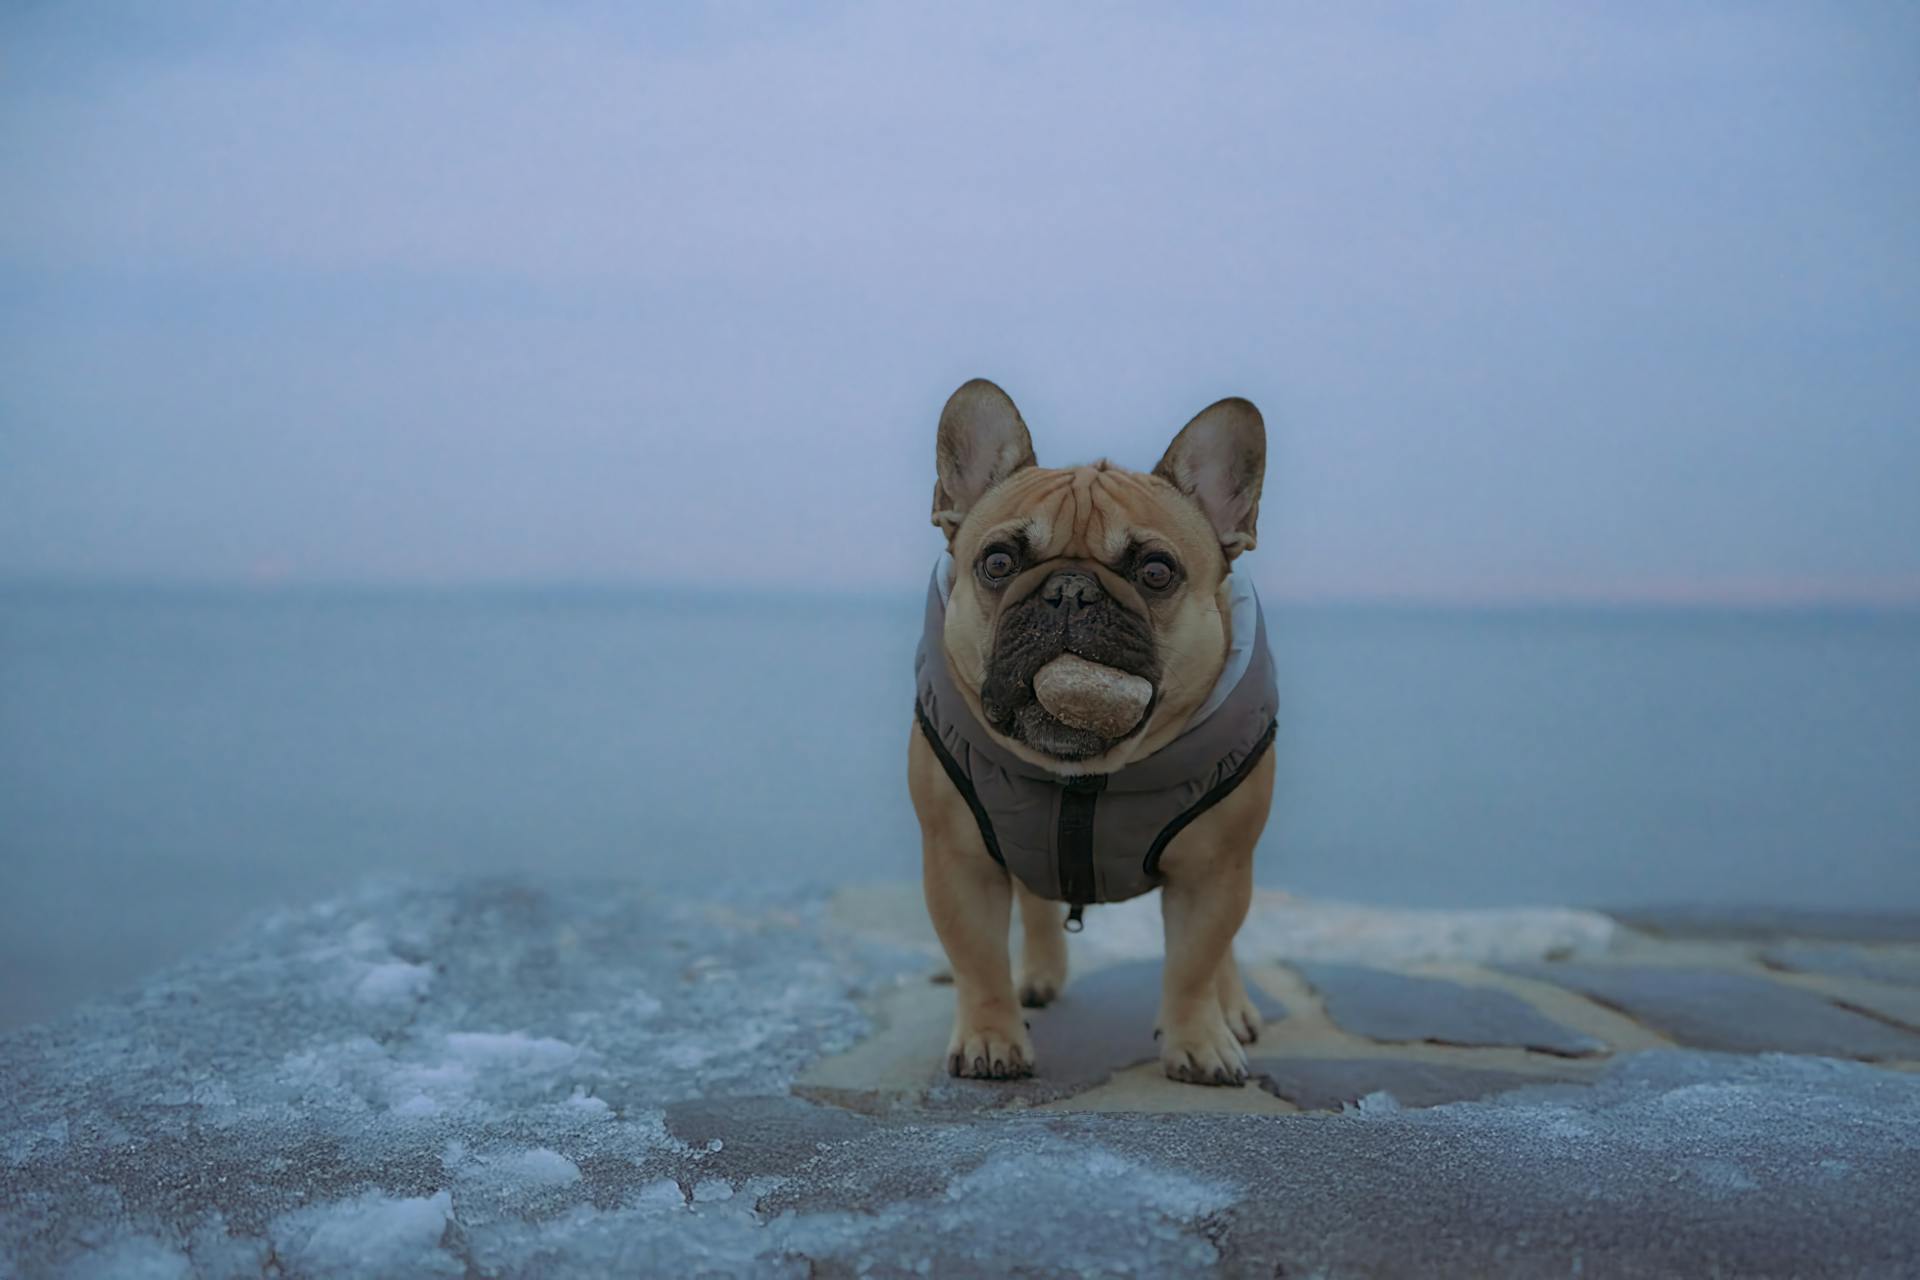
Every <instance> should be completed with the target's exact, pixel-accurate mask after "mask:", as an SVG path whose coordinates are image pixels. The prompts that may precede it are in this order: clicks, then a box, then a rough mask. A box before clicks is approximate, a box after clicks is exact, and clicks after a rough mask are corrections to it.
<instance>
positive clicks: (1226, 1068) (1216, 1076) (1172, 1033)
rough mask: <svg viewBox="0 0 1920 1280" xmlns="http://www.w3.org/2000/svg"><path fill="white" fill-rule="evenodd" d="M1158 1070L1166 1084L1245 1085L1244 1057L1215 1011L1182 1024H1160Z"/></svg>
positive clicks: (1227, 1027) (1156, 1033)
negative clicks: (1173, 1081) (1162, 1074)
mask: <svg viewBox="0 0 1920 1280" xmlns="http://www.w3.org/2000/svg"><path fill="white" fill-rule="evenodd" d="M1154 1034H1155V1035H1157V1036H1159V1037H1160V1066H1161V1067H1162V1068H1163V1069H1164V1070H1165V1071H1166V1073H1167V1078H1168V1079H1169V1080H1178V1081H1181V1082H1182V1083H1184V1084H1209V1085H1241V1084H1245V1083H1246V1082H1247V1053H1246V1050H1244V1049H1242V1048H1241V1047H1240V1041H1239V1039H1238V1038H1237V1037H1236V1035H1235V1033H1234V1031H1233V1029H1232V1028H1231V1027H1229V1026H1228V1025H1227V1022H1226V1019H1225V1018H1223V1017H1221V1016H1220V1013H1219V1011H1218V1009H1217V1007H1216V1008H1211V1009H1208V1010H1207V1011H1206V1015H1205V1016H1202V1017H1198V1018H1191V1019H1188V1020H1187V1021H1186V1022H1185V1023H1173V1024H1169V1023H1166V1022H1162V1024H1161V1029H1160V1030H1159V1031H1157V1032H1155V1033H1154Z"/></svg>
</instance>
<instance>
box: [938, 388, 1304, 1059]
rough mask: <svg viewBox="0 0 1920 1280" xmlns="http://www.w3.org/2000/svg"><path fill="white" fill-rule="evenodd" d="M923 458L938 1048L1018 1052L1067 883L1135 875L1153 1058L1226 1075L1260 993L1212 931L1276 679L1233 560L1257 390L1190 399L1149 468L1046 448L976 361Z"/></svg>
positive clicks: (1052, 992)
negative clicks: (941, 987)
mask: <svg viewBox="0 0 1920 1280" xmlns="http://www.w3.org/2000/svg"><path fill="white" fill-rule="evenodd" d="M935 470H936V474H937V477H938V479H937V482H936V484H935V486H934V495H933V523H934V524H935V525H936V526H938V527H939V528H940V530H941V531H942V532H943V533H944V534H945V535H946V542H947V553H948V554H947V555H946V556H944V557H943V558H942V564H941V566H940V567H939V568H938V569H936V571H935V579H934V582H933V583H932V585H931V587H930V589H929V593H928V606H927V619H926V627H925V632H924V634H923V636H922V639H921V645H920V652H919V655H918V657H917V660H916V666H917V668H918V670H917V676H918V700H917V703H916V714H915V720H916V724H915V726H914V729H913V733H912V736H911V738H910V740H909V745H908V752H907V774H908V784H909V790H910V791H911V794H912V798H913V806H914V811H915V813H916V815H917V816H918V818H919V821H920V831H921V848H922V871H923V877H924V887H925V891H926V901H927V912H928V914H929V916H931V918H932V921H933V926H934V929H935V931H936V932H937V933H938V935H939V937H940V942H941V945H942V947H944V949H945V950H946V953H947V958H948V960H949V961H950V962H951V965H952V969H953V977H954V989H955V994H956V1008H955V1014H954V1023H953V1034H952V1037H951V1039H950V1040H949V1042H948V1045H947V1056H946V1066H947V1069H948V1070H949V1071H950V1072H951V1073H952V1074H954V1075H959V1076H971V1077H978V1078H988V1079H1011V1078H1015V1077H1019V1076H1025V1075H1029V1074H1031V1073H1032V1071H1033V1069H1034V1066H1035V1062H1034V1052H1033V1043H1032V1040H1031V1038H1030V1037H1029V1035H1028V1029H1027V1025H1026V1023H1025V1021H1024V1019H1023V1014H1022V1006H1027V1007H1038V1006H1042V1005H1045V1004H1046V1003H1048V1002H1049V1001H1050V1000H1052V999H1053V998H1055V997H1056V996H1058V995H1059V994H1060V991H1061V989H1062V987H1063V986H1064V984H1065V982H1066V979H1067V946H1066V937H1065V929H1063V906H1064V907H1065V908H1071V912H1070V914H1067V915H1066V917H1065V921H1064V923H1065V924H1066V925H1067V926H1068V927H1077V925H1078V923H1079V918H1080V911H1081V908H1082V907H1084V906H1086V905H1089V904H1092V903H1097V902H1110V901H1119V900H1123V899H1126V898H1130V897H1134V896H1137V895H1139V894H1141V893H1146V892H1149V891H1152V890H1154V889H1158V890H1159V892H1160V905H1161V914H1162V918H1163V920H1164V922H1165V929H1166V962H1165V966H1164V976H1163V983H1162V990H1161V997H1160V1008H1159V1016H1158V1022H1157V1026H1156V1027H1155V1028H1154V1034H1155V1035H1156V1036H1157V1037H1158V1038H1159V1044H1160V1060H1161V1063H1162V1065H1163V1067H1164V1068H1165V1071H1166V1074H1167V1075H1168V1076H1170V1077H1171V1078H1173V1079H1175V1080H1181V1081H1188V1082H1191V1083H1195V1084H1211V1085H1237V1084H1243V1083H1245V1081H1246V1079H1247V1059H1246V1051H1245V1049H1244V1048H1243V1046H1244V1045H1246V1044H1249V1043H1252V1042H1253V1041H1254V1040H1255V1039H1256V1038H1257V1037H1258V1036H1259V1034H1260V1015H1259V1013H1258V1012H1257V1011H1256V1010H1255V1008H1254V1005H1253V1002H1252V1001H1251V1000H1250V999H1249V998H1248V996H1247V992H1246V989H1245V987H1244V986H1243V985H1242V982H1241V977H1240V972H1239V968H1238V966H1237V965H1236V964H1235V962H1234V958H1233V938H1234V934H1235V933H1236V932H1238V930H1239V928H1240V925H1241V923H1242V921H1243V920H1244V919H1245V918H1246V913H1247V907H1248V903H1249V901H1250V900H1251V897H1252V892H1253V855H1254V846H1255V844H1256V842H1257V841H1258V840H1259V837H1260V833H1261V830H1262V828H1263V827H1264V826H1265V824H1266V820H1267V811H1268V807H1269V804H1270V803H1271V800H1272V793H1273V772H1274V763H1273V752H1272V751H1271V750H1270V749H1269V748H1270V745H1271V742H1272V738H1273V729H1274V716H1275V701H1276V699H1275V695H1274V681H1273V668H1272V660H1271V657H1270V655H1269V654H1268V652H1267V643H1266V636H1265V627H1264V622H1263V620H1262V619H1261V617H1260V614H1259V606H1258V601H1257V599H1254V598H1253V596H1252V591H1251V584H1250V583H1249V582H1247V581H1246V578H1245V575H1244V574H1243V575H1238V576H1236V575H1234V574H1233V566H1234V561H1235V560H1236V558H1237V557H1239V556H1240V555H1242V554H1243V553H1245V552H1247V551H1251V550H1252V549H1253V547H1254V543H1255V525H1256V522H1257V519H1258V516H1259V511H1260V490H1261V484H1262V482H1263V479H1264V477H1265V472H1266V428H1265V425H1264V423H1263V422H1262V420H1261V417H1260V413H1259V411H1258V410H1257V409H1255V408H1254V407H1253V405H1252V404H1250V403H1248V402H1247V401H1245V400H1240V399H1227V400H1222V401H1220V402H1219V403H1217V404H1215V405H1213V406H1211V407H1210V408H1207V409H1205V410H1203V411H1202V412H1201V413H1200V414H1199V415H1198V416H1197V417H1195V418H1194V419H1193V420H1192V421H1191V422H1189V423H1187V424H1186V426H1185V427H1184V428H1182V429H1181V431H1180V432H1179V433H1178V434H1177V435H1176V436H1175V437H1174V439H1173V442H1172V444H1170V445H1169V446H1168V448H1167V451H1166V454H1165V456H1164V457H1162V458H1161V459H1160V461H1159V463H1158V464H1157V465H1156V466H1155V467H1154V468H1153V470H1152V471H1151V472H1150V473H1141V472H1136V471H1130V470H1127V469H1125V468H1122V467H1118V466H1114V465H1112V464H1110V463H1108V462H1104V461H1101V462H1095V463H1092V464H1090V465H1086V466H1078V467H1068V468H1049V467H1042V466H1040V465H1039V464H1038V462H1037V461H1036V460H1035V458H1034V452H1033V442H1032V439H1031V437H1030V436H1029V434H1028V431H1027V426H1026V423H1025V422H1024V421H1022V419H1021V417H1020V412H1019V410H1018V409H1016V408H1015V407H1014V403H1013V401H1012V400H1011V399H1010V398H1009V397H1008V396H1007V394H1006V393H1005V392H1004V391H1002V390H1001V389H1000V388H999V387H997V386H995V385H994V384H993V383H991V382H988V381H985V380H983V379H976V380H974V381H972V382H968V383H967V384H966V385H964V386H962V387H961V388H960V389H959V390H957V391H955V392H954V393H953V395H952V397H951V398H950V399H948V401H947V403H946V407H945V409H944V410H943V411H942V413H941V415H940V425H939V432H938V439H937V443H936V447H935ZM1015 900H1017V901H1018V902H1019V904H1020V923H1021V937H1022V947H1021V955H1020V965H1019V972H1018V977H1017V979H1016V977H1015V974H1014V971H1013V968H1012V966H1011V964H1010V962H1009V955H1008V933H1009V928H1008V925H1009V912H1010V910H1011V907H1012V903H1013V902H1014V901H1015ZM1144 1034H1145V1029H1143V1035H1144Z"/></svg>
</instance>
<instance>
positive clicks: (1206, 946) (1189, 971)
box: [1159, 850, 1253, 1084]
mask: <svg viewBox="0 0 1920 1280" xmlns="http://www.w3.org/2000/svg"><path fill="white" fill-rule="evenodd" d="M1210 861H1211V862H1212V864H1213V865H1212V866H1211V867H1210V868H1209V869H1208V874H1206V875H1201V876H1190V877H1170V878H1169V879H1168V881H1167V884H1166V887H1165V888H1163V889H1161V891H1160V915H1161V920H1162V922H1163V924H1164V925H1165V927H1166V936H1167V964H1166V970H1165V973H1164V975H1163V977H1162V985H1161V993H1160V1025H1159V1035H1160V1063H1161V1065H1162V1066H1163V1067H1165V1068H1166V1072H1167V1075H1168V1076H1169V1077H1171V1078H1172V1079H1175V1080H1185V1081H1187V1082H1189V1083H1192V1084H1244V1083H1246V1079H1247V1055H1246V1051H1245V1050H1244V1049H1242V1048H1241V1047H1240V1039H1239V1037H1238V1036H1237V1035H1236V1033H1235V1029H1234V1028H1233V1026H1232V1025H1231V1024H1230V1023H1229V1022H1228V1020H1227V1014H1226V1011H1225V1010H1224V1009H1223V1008H1222V1004H1221V996H1220V981H1221V973H1222V971H1223V969H1231V967H1232V965H1233V935H1234V934H1236V933H1238V932H1239V930H1240V924H1241V922H1242V921H1244V920H1245V919H1246V918H1247V906H1248V904H1249V903H1250V902H1251V901H1252V898H1253V858H1252V856H1251V850H1249V851H1248V853H1247V855H1246V856H1241V857H1220V858H1215V859H1212V860H1210ZM1232 976H1233V977H1234V978H1235V979H1236V980H1237V978H1238V976H1239V975H1238V974H1237V973H1235V974H1233V975H1232ZM1235 985H1237V981H1236V984H1235ZM1249 1038H1251V1037H1250V1036H1249Z"/></svg>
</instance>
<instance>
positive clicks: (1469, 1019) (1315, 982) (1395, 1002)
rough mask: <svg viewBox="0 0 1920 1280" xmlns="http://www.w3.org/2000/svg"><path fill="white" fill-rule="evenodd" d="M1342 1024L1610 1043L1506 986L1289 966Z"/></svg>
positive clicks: (1436, 1038)
mask: <svg viewBox="0 0 1920 1280" xmlns="http://www.w3.org/2000/svg"><path fill="white" fill-rule="evenodd" d="M1292 967H1293V968H1294V969H1295V970H1296V971H1297V972H1298V973H1299V974H1300V975H1301V976H1302V977H1304V978H1305V979H1306V980H1307V982H1308V983H1310V984H1311V985H1312V986H1313V988H1314V990H1315V991H1317V992H1318V993H1319V995H1320V998H1321V1001H1322V1002H1323V1003H1324V1004H1325V1005H1326V1009H1327V1016H1328V1017H1330V1018H1332V1019H1333V1020H1334V1022H1336V1023H1338V1024H1339V1025H1340V1026H1341V1027H1343V1028H1344V1029H1346V1030H1347V1031H1350V1032H1352V1033H1354V1034H1355V1035H1360V1036H1365V1037H1367V1038H1368V1039H1371V1040H1385V1041H1418V1040H1424V1041H1430V1042H1432V1043H1435V1044H1451V1045H1479V1046H1489V1047H1492V1046H1507V1047H1512V1048H1520V1049H1533V1050H1536V1051H1538V1052H1540V1053H1551V1054H1558V1055H1561V1056H1563V1057H1578V1056H1582V1055H1585V1054H1595V1053H1604V1052H1606V1048H1607V1046H1606V1045H1604V1044H1602V1043H1601V1042H1600V1041H1598V1040H1596V1039H1594V1038H1593V1037H1592V1036H1590V1035H1587V1034H1585V1033H1584V1032H1580V1031H1576V1030H1574V1029H1573V1028H1572V1027H1568V1026H1564V1025H1562V1024H1561V1023H1558V1022H1555V1021H1554V1020H1553V1019H1551V1018H1549V1017H1547V1016H1546V1015H1545V1014H1543V1013H1541V1012H1540V1011H1539V1010H1538V1009H1536V1008H1534V1007H1533V1006H1532V1005H1530V1004H1528V1003H1527V1002H1526V1001H1525V1000H1522V999H1521V998H1520V997H1519V996H1516V995H1514V994H1513V993H1512V992H1510V991H1502V990H1500V989H1499V988H1497V987H1476V986H1469V985H1467V984H1465V983H1460V982H1449V981H1447V980H1446V979H1443V978H1423V977H1415V976H1413V975H1411V974H1405V973H1394V972H1391V971H1389V970H1386V969H1376V968H1372V967H1369V966H1366V965H1352V964H1320V963H1307V962H1295V963H1294V964H1293V966H1292Z"/></svg>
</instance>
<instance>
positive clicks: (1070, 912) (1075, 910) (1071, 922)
mask: <svg viewBox="0 0 1920 1280" xmlns="http://www.w3.org/2000/svg"><path fill="white" fill-rule="evenodd" d="M1085 910H1086V908H1085V907H1083V906H1081V905H1080V904H1079V903H1077V902H1076V903H1074V904H1073V905H1072V906H1070V907H1068V908H1067V923H1066V924H1065V925H1064V926H1063V927H1064V928H1065V929H1066V931H1067V932H1068V933H1078V932H1080V931H1081V930H1082V929H1084V928H1086V927H1087V926H1086V924H1085V922H1083V921H1082V920H1081V919H1080V913H1081V912H1082V911H1085Z"/></svg>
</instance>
